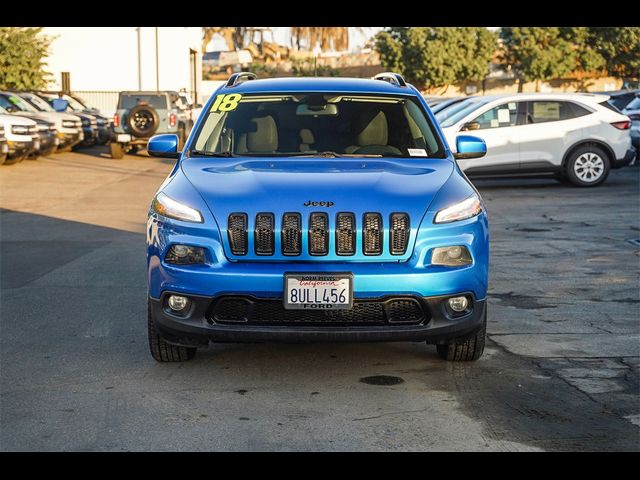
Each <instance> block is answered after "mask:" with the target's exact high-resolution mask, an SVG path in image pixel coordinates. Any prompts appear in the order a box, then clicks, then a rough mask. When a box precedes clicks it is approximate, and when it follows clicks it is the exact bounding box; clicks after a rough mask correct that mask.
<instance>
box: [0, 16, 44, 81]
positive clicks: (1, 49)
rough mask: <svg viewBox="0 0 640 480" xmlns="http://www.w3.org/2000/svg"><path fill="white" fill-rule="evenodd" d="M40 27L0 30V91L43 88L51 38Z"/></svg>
mask: <svg viewBox="0 0 640 480" xmlns="http://www.w3.org/2000/svg"><path fill="white" fill-rule="evenodd" d="M41 31H42V28H23V27H0V88H3V89H5V88H9V89H13V88H15V89H21V90H38V89H42V88H46V86H47V83H48V81H47V77H48V76H49V75H50V73H49V72H47V71H46V70H45V67H46V62H45V58H46V57H47V55H48V52H49V45H50V44H51V39H50V38H49V37H46V36H44V35H41V34H40V32H41Z"/></svg>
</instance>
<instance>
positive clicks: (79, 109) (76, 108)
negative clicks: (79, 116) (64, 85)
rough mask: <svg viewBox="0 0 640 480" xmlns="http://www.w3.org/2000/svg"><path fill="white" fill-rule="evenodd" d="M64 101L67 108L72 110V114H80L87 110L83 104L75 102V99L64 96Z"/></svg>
mask: <svg viewBox="0 0 640 480" xmlns="http://www.w3.org/2000/svg"><path fill="white" fill-rule="evenodd" d="M64 99H65V100H66V101H67V102H69V108H71V110H73V111H74V112H82V111H83V110H85V109H86V108H87V107H85V106H84V105H83V104H81V103H80V102H79V101H78V100H76V99H75V98H73V97H71V96H69V95H65V96H64Z"/></svg>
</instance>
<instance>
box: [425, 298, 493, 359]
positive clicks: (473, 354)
mask: <svg viewBox="0 0 640 480" xmlns="http://www.w3.org/2000/svg"><path fill="white" fill-rule="evenodd" d="M486 335H487V308H486V307H485V310H484V318H483V319H482V325H481V326H480V328H478V330H476V331H475V332H474V333H471V334H468V335H465V336H464V337H463V338H460V339H453V340H452V341H451V342H450V343H448V344H445V345H436V348H437V350H438V355H440V358H442V359H443V360H448V361H450V362H473V361H475V360H478V359H479V358H480V357H481V356H482V352H484V343H485V339H486Z"/></svg>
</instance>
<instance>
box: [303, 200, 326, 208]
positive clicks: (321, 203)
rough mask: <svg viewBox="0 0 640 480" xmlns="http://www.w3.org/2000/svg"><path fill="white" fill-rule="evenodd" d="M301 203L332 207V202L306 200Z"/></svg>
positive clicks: (311, 205)
mask: <svg viewBox="0 0 640 480" xmlns="http://www.w3.org/2000/svg"><path fill="white" fill-rule="evenodd" d="M303 205H304V206H305V207H333V202H312V201H311V200H307V201H306V202H305V203H303Z"/></svg>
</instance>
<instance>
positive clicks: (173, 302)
mask: <svg viewBox="0 0 640 480" xmlns="http://www.w3.org/2000/svg"><path fill="white" fill-rule="evenodd" d="M167 303H168V304H169V308H170V309H171V310H173V311H174V312H181V311H183V310H186V309H187V307H188V306H189V299H188V298H187V297H182V296H180V295H171V296H170V297H169V300H168V301H167Z"/></svg>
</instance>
